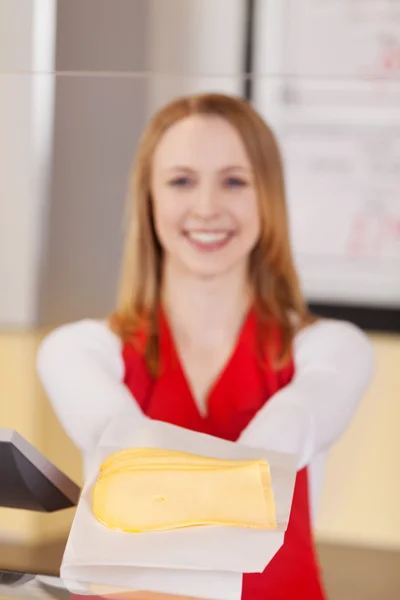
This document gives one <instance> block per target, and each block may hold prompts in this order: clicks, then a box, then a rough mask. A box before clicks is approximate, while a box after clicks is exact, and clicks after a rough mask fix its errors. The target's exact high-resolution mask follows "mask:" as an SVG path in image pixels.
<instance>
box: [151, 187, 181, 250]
mask: <svg viewBox="0 0 400 600" xmlns="http://www.w3.org/2000/svg"><path fill="white" fill-rule="evenodd" d="M153 198H154V199H153V215H154V226H155V229H156V232H157V235H158V237H159V239H160V241H161V242H163V241H164V240H166V239H168V238H169V237H170V236H171V235H174V234H175V235H176V234H177V233H179V231H180V224H181V223H182V220H183V210H182V206H181V205H180V203H179V202H177V199H176V198H172V197H171V196H170V195H169V194H168V193H163V194H157V193H156V194H154V196H153Z"/></svg>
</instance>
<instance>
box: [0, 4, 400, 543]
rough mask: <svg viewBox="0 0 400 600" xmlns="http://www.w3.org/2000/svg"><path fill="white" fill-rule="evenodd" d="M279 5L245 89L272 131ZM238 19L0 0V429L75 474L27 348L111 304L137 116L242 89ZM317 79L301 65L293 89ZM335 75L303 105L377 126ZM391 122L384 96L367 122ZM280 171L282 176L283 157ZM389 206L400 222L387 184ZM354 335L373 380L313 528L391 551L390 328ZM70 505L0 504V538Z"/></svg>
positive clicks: (395, 394) (397, 524) (207, 7)
mask: <svg viewBox="0 0 400 600" xmlns="http://www.w3.org/2000/svg"><path fill="white" fill-rule="evenodd" d="M296 1H297V0H296ZM310 1H311V0H307V2H310ZM337 2H339V3H342V4H343V2H342V0H337ZM383 3H384V2H383ZM325 4H326V3H325ZM358 4H360V3H358ZM283 5H285V6H287V5H288V2H281V3H280V4H279V3H276V2H275V1H274V0H258V1H257V2H255V3H253V8H254V10H256V11H258V12H257V18H256V20H255V22H254V32H255V33H254V38H253V54H254V55H255V57H256V60H255V61H254V64H255V70H256V77H255V79H254V80H253V82H252V93H253V100H254V103H255V105H256V107H257V108H258V109H259V110H260V112H262V114H264V116H265V117H266V118H267V119H268V120H269V121H271V123H272V125H273V126H274V127H275V128H276V131H277V133H278V136H280V135H281V139H282V143H283V144H284V139H285V138H284V135H285V132H286V130H287V126H288V122H289V124H290V123H293V122H295V121H296V119H297V120H299V117H298V115H297V113H296V112H295V111H294V112H291V113H290V115H289V117H290V118H289V119H286V121H285V122H284V120H283V117H282V111H281V110H280V109H279V104H278V103H277V102H276V98H277V97H278V96H282V94H283V96H285V94H287V93H288V90H289V92H290V91H292V92H293V88H290V87H289V88H288V86H287V84H288V82H289V83H291V74H290V72H287V71H285V72H283V71H282V68H283V67H282V62H281V57H280V56H279V55H278V54H279V53H278V52H277V50H276V49H277V48H280V47H281V46H280V38H279V36H281V37H284V36H285V35H288V32H287V30H285V29H283V30H280V29H279V28H278V27H277V26H276V23H277V22H278V21H279V19H282V18H283V16H282V14H281V13H282V10H281V8H282V6H283ZM385 5H386V4H385ZM271 11H272V12H271ZM271 15H273V16H271ZM247 19H248V3H247V2H246V1H245V0H165V1H164V0H59V1H58V2H56V1H55V0H31V1H29V2H27V1H26V0H0V131H1V135H0V169H1V177H0V281H1V294H0V372H1V376H0V427H11V428H14V429H16V430H18V431H19V432H20V433H21V434H22V435H24V436H25V437H26V438H27V439H28V440H29V441H31V442H32V443H33V444H34V445H36V446H37V447H38V448H39V449H40V450H41V451H43V452H44V453H45V454H46V456H48V457H49V458H50V459H51V460H53V461H54V462H55V463H56V464H57V466H59V467H60V468H61V469H62V470H64V471H65V472H66V473H67V474H68V475H69V476H70V477H72V478H73V479H75V480H76V481H77V482H81V481H82V479H81V477H82V476H81V462H80V457H79V454H78V452H77V450H76V449H75V448H74V447H73V445H72V443H71V442H70V441H69V440H68V438H67V437H66V435H65V434H64V433H63V431H62V429H61V427H60V425H59V424H58V422H57V421H56V419H55V416H54V414H53V412H52V410H51V408H50V406H49V404H48V402H47V399H46V398H45V396H44V394H43V391H42V390H41V388H40V385H39V383H38V380H37V376H36V373H35V353H36V350H37V346H38V344H39V343H40V340H41V339H42V337H43V335H45V333H46V332H47V331H49V330H50V329H51V328H53V327H55V326H57V325H58V324H60V323H62V322H66V321H71V320H76V319H80V318H83V317H87V316H90V317H95V318H97V317H103V316H104V315H106V314H107V313H108V312H109V311H110V310H111V309H112V308H113V302H114V296H115V287H116V282H117V277H118V266H119V259H120V254H121V249H122V240H123V226H122V222H123V219H122V217H123V208H124V202H125V195H126V185H127V179H128V173H129V169H130V163H131V158H132V155H133V153H134V150H135V147H136V144H137V142H138V138H139V136H140V132H141V130H142V129H143V126H144V124H145V122H146V119H147V118H148V117H149V116H150V115H151V114H152V112H153V111H154V110H155V109H156V108H158V107H159V106H160V105H161V104H163V103H164V102H166V101H168V100H169V99H171V98H172V97H174V96H176V95H179V94H181V93H188V92H195V91H225V92H228V93H234V94H238V95H242V94H244V91H245V89H246V86H247V84H248V78H247V77H246V76H245V75H244V73H245V69H246V47H245V45H246V44H245V40H246V31H247V27H248V21H247ZM276 19H278V21H277V20H276ZM291 26H292V27H296V24H294V25H293V23H292V25H291ZM298 27H300V23H299V24H298ZM317 34H318V32H317V31H315V40H316V41H315V43H317V42H318V35H317ZM337 34H338V35H340V32H337ZM318 43H322V41H321V40H320V41H319V42H318ZM282 47H283V46H282ZM54 70H57V77H55V76H54V75H53V74H52V72H53V71H54ZM399 70H400V64H399ZM292 76H293V77H292V79H293V78H294V80H296V78H295V74H292ZM318 77H319V78H320V75H318V74H317V75H316V74H315V73H314V74H313V73H312V72H311V73H308V74H307V77H306V80H307V82H308V84H309V86H308V88H307V90H310V89H312V86H313V85H314V86H315V83H316V81H318ZM396 77H398V73H397V74H396ZM337 78H338V75H337V74H336V75H332V77H331V78H329V76H326V77H325V78H324V82H323V85H322V92H323V93H325V97H328V98H332V94H334V93H336V94H339V96H338V98H339V99H342V100H341V102H342V104H341V105H340V102H339V101H338V102H337V104H339V105H340V106H341V108H340V110H339V113H338V112H337V111H336V112H335V111H333V109H332V105H331V104H330V103H329V102H328V103H326V102H325V109H324V110H325V113H324V112H323V110H319V111H318V110H317V108H315V107H314V112H313V113H312V115H313V116H315V114H316V113H318V115H319V119H320V121H321V122H323V121H324V119H325V121H326V119H327V115H328V116H329V115H330V118H331V120H332V119H333V120H335V119H336V123H337V124H338V123H339V124H340V126H341V127H342V128H343V127H344V128H346V127H350V125H351V123H352V122H353V121H354V119H358V121H360V118H361V117H360V111H361V112H362V114H363V116H362V118H363V119H364V121H361V123H362V124H363V123H364V124H365V125H366V126H368V124H370V123H375V124H376V123H378V126H379V123H380V121H379V119H380V118H381V117H380V113H379V114H378V112H377V111H374V110H373V109H372V110H370V109H368V110H366V109H365V107H363V106H362V100H360V106H358V105H357V104H356V105H353V107H352V109H351V110H349V107H348V106H347V105H346V102H347V100H346V97H347V96H346V94H347V93H348V92H349V90H352V89H353V90H354V89H355V88H356V87H357V85H356V84H357V82H356V81H354V80H352V79H351V77H348V76H346V77H344V78H343V80H341V88H340V89H339V88H338V87H336V88H335V87H334V83H335V81H336V80H337ZM297 81H299V79H298V76H297ZM338 89H339V91H338ZM360 89H361V92H362V91H363V89H362V86H361V88H360ZM307 90H306V91H307ZM295 91H296V92H297V94H299V93H303V94H305V92H304V89H299V88H297V90H295ZM364 91H365V90H364ZM361 92H360V96H359V97H360V98H361V99H362V98H364V97H365V96H362V93H361ZM367 92H368V90H367ZM371 93H372V92H371ZM366 97H368V98H369V97H370V95H368V94H367V96H366ZM343 98H344V99H345V100H343ZM349 102H350V101H349ZM340 111H341V112H340ZM352 111H353V112H352ZM296 115H297V116H296ZM352 115H355V116H354V118H353V117H352ZM328 120H329V118H328ZM398 121H399V117H398V114H397V112H396V110H395V109H393V107H392V108H390V107H389V108H387V109H386V110H385V116H384V122H383V123H382V127H383V128H385V127H390V126H391V124H396V123H398ZM346 123H347V125H346ZM283 148H284V154H285V148H286V146H284V145H283ZM399 156H400V155H399ZM399 164H400V163H399ZM287 170H288V177H289V178H290V177H292V175H291V166H290V164H288V166H287ZM309 200H310V198H309ZM311 200H312V201H314V202H315V214H316V215H318V210H317V198H315V199H311ZM395 210H397V215H398V216H399V223H400V201H399V199H398V196H397V208H396V206H395ZM293 214H297V213H295V212H293ZM292 218H293V219H294V217H292ZM318 226H319V224H318V221H317V217H316V221H315V222H314V223H313V227H314V228H316V229H318ZM333 226H334V225H332V227H333ZM293 227H294V229H295V227H296V223H294V224H293ZM396 248H397V250H396V251H397V258H396V261H397V262H395V264H396V265H397V267H396V268H398V271H397V273H398V277H399V279H400V268H399V257H400V243H398V245H397V246H396ZM299 262H301V256H300V258H299ZM363 264H364V263H363ZM371 285H372V284H371ZM396 285H397V284H396ZM399 285H400V281H399ZM378 287H379V286H378ZM394 287H395V286H394ZM396 289H398V288H396ZM330 293H331V292H330V291H329V292H327V294H326V295H327V296H328V299H329V294H330ZM393 294H394V292H393ZM398 299H399V300H400V295H399V296H398ZM324 300H325V301H326V300H327V298H324ZM347 300H348V299H347ZM391 308H393V306H392V307H391ZM397 308H400V301H399V302H398V304H397ZM398 329H399V328H398ZM369 335H370V336H371V339H372V341H373V344H374V347H375V350H376V356H377V370H376V374H375V378H374V381H373V384H372V386H371V387H370V389H369V390H368V392H367V394H366V395H365V397H364V398H363V399H362V402H361V404H360V408H359V411H358V414H357V416H356V418H355V419H354V421H353V423H352V425H351V427H350V429H349V430H348V431H347V432H346V434H345V435H344V436H343V438H342V439H341V440H340V441H339V442H338V444H337V445H336V446H335V447H334V448H333V449H332V451H331V452H330V455H329V459H328V469H327V477H326V482H325V487H324V492H323V496H322V499H321V504H320V508H319V513H318V519H317V523H316V533H317V536H318V538H319V539H320V540H328V541H334V542H337V543H349V544H355V545H366V546H372V547H381V548H397V549H400V516H399V511H398V501H397V499H398V497H399V495H400V478H399V477H398V460H399V456H400V438H399V436H398V435H397V424H398V423H399V422H400V402H399V398H400V369H399V367H398V365H399V364H400V336H399V335H398V333H396V332H389V331H388V332H385V333H383V332H372V331H371V332H370V333H369ZM71 519H72V512H71V511H65V512H64V513H62V514H55V515H37V514H35V513H25V512H23V511H18V512H14V511H9V510H6V509H0V542H2V541H6V540H12V541H16V542H19V541H23V542H24V543H29V544H36V543H39V542H40V543H42V542H45V541H51V540H55V539H58V538H60V537H62V536H66V535H67V532H68V529H69V526H70V523H71Z"/></svg>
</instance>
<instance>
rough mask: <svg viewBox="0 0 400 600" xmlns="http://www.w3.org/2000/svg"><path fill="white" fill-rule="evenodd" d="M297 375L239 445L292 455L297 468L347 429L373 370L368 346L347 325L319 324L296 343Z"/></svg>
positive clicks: (356, 330) (364, 338) (361, 335)
mask: <svg viewBox="0 0 400 600" xmlns="http://www.w3.org/2000/svg"><path fill="white" fill-rule="evenodd" d="M293 353H294V362H295V375H294V378H293V380H292V382H291V383H290V384H289V385H287V386H286V387H285V388H283V389H282V390H280V391H279V392H277V393H276V394H275V395H274V396H273V397H272V398H271V399H270V400H269V402H267V403H266V405H265V406H264V407H263V408H262V409H261V410H260V411H259V412H258V414H257V415H256V416H255V417H254V419H253V420H252V421H251V422H250V424H249V425H248V426H247V427H246V429H245V430H244V431H243V433H242V435H241V436H240V438H239V442H240V443H243V444H246V445H251V446H258V447H261V448H262V447H264V448H269V449H271V450H280V451H282V452H290V453H295V454H297V455H298V456H299V468H302V467H303V466H305V465H307V464H308V463H309V462H310V460H311V459H312V458H313V456H315V455H316V454H318V453H320V452H321V451H324V450H326V449H327V448H329V446H331V445H332V444H333V443H334V442H335V441H336V440H337V439H338V438H339V437H340V436H341V435H342V433H343V432H344V431H345V429H346V428H347V426H348V425H349V423H350V420H351V418H352V417H353V415H354V412H355V410H356V408H357V406H358V403H359V401H360V399H361V397H362V395H363V394H364V392H365V390H366V388H367V386H368V384H369V383H370V381H371V379H372V376H373V372H374V356H373V350H372V344H371V342H370V341H369V339H368V337H367V336H366V334H364V333H363V332H362V331H361V330H360V329H359V328H358V327H356V326H355V325H353V324H351V323H348V322H345V321H335V320H325V319H323V320H320V321H318V322H317V323H315V324H313V325H310V326H308V327H306V328H305V329H303V330H301V331H300V332H299V333H298V334H297V335H296V337H295V340H294V347H293Z"/></svg>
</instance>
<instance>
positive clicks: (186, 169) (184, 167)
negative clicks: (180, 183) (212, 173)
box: [165, 165, 253, 173]
mask: <svg viewBox="0 0 400 600" xmlns="http://www.w3.org/2000/svg"><path fill="white" fill-rule="evenodd" d="M195 170H196V169H193V168H192V167H189V166H187V165H174V166H171V167H167V168H166V169H165V171H181V172H186V173H193V171H195ZM252 170H253V169H252V168H251V167H244V166H243V165H228V166H227V167H223V168H222V169H219V171H220V172H221V173H227V172H228V171H246V172H249V171H252Z"/></svg>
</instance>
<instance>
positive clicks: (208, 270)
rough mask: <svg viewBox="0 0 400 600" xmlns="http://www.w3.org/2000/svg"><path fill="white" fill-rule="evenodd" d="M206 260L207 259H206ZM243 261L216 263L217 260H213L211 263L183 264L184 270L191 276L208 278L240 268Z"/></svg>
mask: <svg viewBox="0 0 400 600" xmlns="http://www.w3.org/2000/svg"><path fill="white" fill-rule="evenodd" d="M207 262H208V261H207ZM242 266H243V262H242V261H240V262H237V261H234V262H229V263H228V262H225V261H224V262H222V261H221V263H220V264H218V261H216V260H214V262H213V264H210V263H208V264H193V263H192V264H189V263H187V264H186V265H185V270H186V272H188V273H190V274H191V275H192V276H193V277H196V278H198V279H204V280H210V279H216V278H218V277H223V276H224V275H226V274H227V273H229V272H232V271H234V270H235V269H241V268H242Z"/></svg>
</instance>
